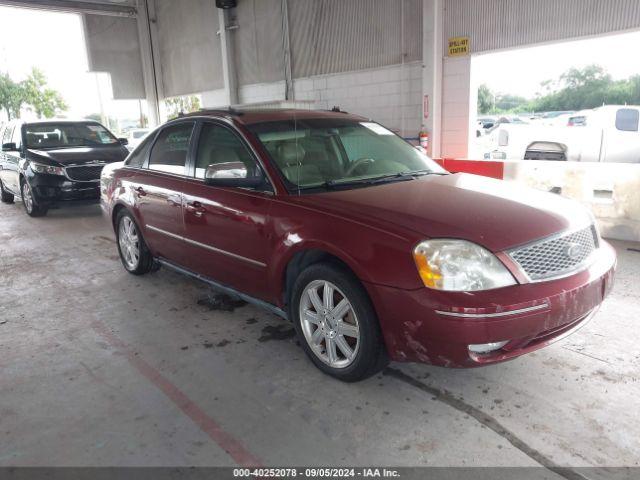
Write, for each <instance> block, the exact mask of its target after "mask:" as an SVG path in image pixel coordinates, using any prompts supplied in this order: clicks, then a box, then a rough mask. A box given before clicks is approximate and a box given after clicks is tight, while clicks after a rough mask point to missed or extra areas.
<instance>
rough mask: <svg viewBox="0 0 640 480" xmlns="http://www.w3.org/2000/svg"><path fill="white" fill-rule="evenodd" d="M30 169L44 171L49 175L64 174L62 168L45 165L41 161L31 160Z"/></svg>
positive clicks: (37, 171)
mask: <svg viewBox="0 0 640 480" xmlns="http://www.w3.org/2000/svg"><path fill="white" fill-rule="evenodd" d="M30 165H31V170H33V171H34V172H36V173H46V174H49V175H62V176H64V168H62V167H54V166H53V165H45V164H43V163H36V162H31V163H30Z"/></svg>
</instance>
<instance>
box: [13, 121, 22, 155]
mask: <svg viewBox="0 0 640 480" xmlns="http://www.w3.org/2000/svg"><path fill="white" fill-rule="evenodd" d="M11 141H12V142H13V143H15V144H16V148H17V149H18V150H20V149H21V148H22V129H21V128H20V126H16V128H14V129H13V137H12V138H11Z"/></svg>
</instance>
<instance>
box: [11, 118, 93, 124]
mask: <svg viewBox="0 0 640 480" xmlns="http://www.w3.org/2000/svg"><path fill="white" fill-rule="evenodd" d="M19 123H24V124H25V125H41V124H44V125H46V124H51V123H57V124H60V123H100V122H98V121H97V120H91V119H87V118H84V119H79V120H70V119H68V118H46V119H40V120H22V121H19Z"/></svg>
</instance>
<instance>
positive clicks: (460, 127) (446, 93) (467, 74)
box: [440, 56, 477, 158]
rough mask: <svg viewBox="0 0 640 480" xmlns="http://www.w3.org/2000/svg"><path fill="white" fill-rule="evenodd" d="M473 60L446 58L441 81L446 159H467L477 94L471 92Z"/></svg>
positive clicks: (443, 143) (442, 151)
mask: <svg viewBox="0 0 640 480" xmlns="http://www.w3.org/2000/svg"><path fill="white" fill-rule="evenodd" d="M472 82H473V80H472V78H471V57H468V56H467V57H445V59H444V63H443V78H442V124H441V125H442V130H441V132H442V140H441V150H440V152H441V156H442V157H443V158H468V155H469V140H470V135H471V134H472V133H473V134H475V129H473V128H472V126H471V121H472V118H470V117H471V116H470V113H469V112H470V111H473V112H475V109H476V106H475V105H476V103H477V98H476V95H477V93H475V94H474V93H473V92H471V85H472V84H473V83H472Z"/></svg>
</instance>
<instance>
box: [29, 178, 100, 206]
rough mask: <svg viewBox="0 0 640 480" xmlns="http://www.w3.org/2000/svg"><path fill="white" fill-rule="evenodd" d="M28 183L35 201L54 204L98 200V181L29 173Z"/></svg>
mask: <svg viewBox="0 0 640 480" xmlns="http://www.w3.org/2000/svg"><path fill="white" fill-rule="evenodd" d="M28 180H29V184H30V185H31V188H32V189H33V192H34V195H35V197H36V202H38V203H40V204H43V205H54V204H56V203H59V202H73V201H98V199H99V198H100V181H95V182H74V181H71V180H69V179H68V178H66V177H62V176H60V175H46V174H31V175H29V176H28Z"/></svg>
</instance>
